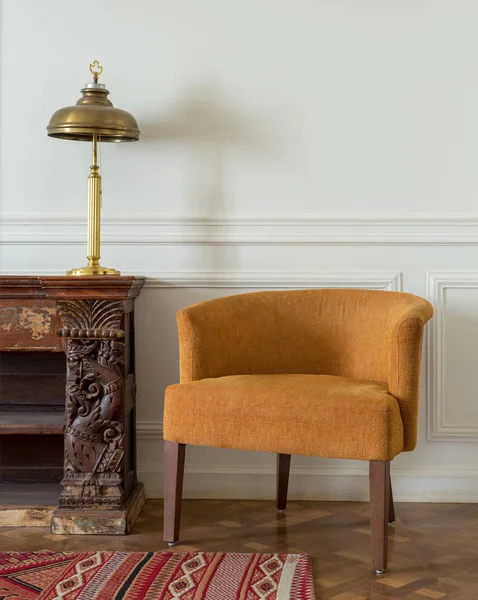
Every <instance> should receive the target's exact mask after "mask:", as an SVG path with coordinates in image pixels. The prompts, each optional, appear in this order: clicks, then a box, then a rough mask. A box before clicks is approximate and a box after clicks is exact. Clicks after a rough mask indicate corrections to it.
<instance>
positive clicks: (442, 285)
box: [427, 272, 478, 442]
mask: <svg viewBox="0 0 478 600" xmlns="http://www.w3.org/2000/svg"><path fill="white" fill-rule="evenodd" d="M449 288H459V289H478V272H474V273H471V272H467V273H456V272H451V273H450V272H440V273H428V299H429V300H430V302H431V303H432V304H433V306H434V309H435V314H434V317H433V319H432V320H431V322H430V324H429V326H428V352H427V356H428V368H427V413H428V418H427V437H428V440H430V441H434V440H438V441H450V442H470V441H474V442H476V441H478V426H477V425H474V426H473V425H472V426H470V425H460V426H455V425H454V426H452V425H447V424H446V423H445V422H444V407H445V402H446V398H445V396H444V391H443V390H444V386H443V378H444V354H443V350H444V347H445V344H446V341H445V322H444V319H445V314H444V313H445V301H446V297H445V291H446V290H447V289H449Z"/></svg>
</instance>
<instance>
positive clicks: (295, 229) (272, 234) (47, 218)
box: [0, 213, 478, 246]
mask: <svg viewBox="0 0 478 600" xmlns="http://www.w3.org/2000/svg"><path fill="white" fill-rule="evenodd" d="M85 232H86V215H77V214H70V215H68V214H64V215H50V214H5V215H2V218H1V221H0V244H3V245H16V244H22V245H25V244H27V245H47V246H52V245H53V246H56V245H69V246H71V245H82V246H83V245H84V244H85ZM102 244H105V245H122V246H124V245H133V246H145V245H191V244H192V245H198V244H199V245H201V244H219V245H253V246H261V245H280V246H288V245H293V246H311V245H327V246H330V245H332V246H334V245H340V246H361V245H366V246H384V245H385V246H402V245H405V246H436V245H439V246H441V245H451V246H476V245H478V214H476V213H471V214H464V213H459V214H446V213H438V214H433V213H430V214H418V213H417V214H406V215H402V214H386V213H385V214H370V215H366V214H365V215H364V214H356V213H340V214H333V213H325V214H311V215H302V216H299V217H298V216H296V215H273V216H271V215H261V214H258V215H245V216H237V217H235V216H226V217H210V216H204V215H203V216H201V215H197V216H180V215H162V214H156V213H152V214H135V213H131V214H123V215H104V216H103V218H102Z"/></svg>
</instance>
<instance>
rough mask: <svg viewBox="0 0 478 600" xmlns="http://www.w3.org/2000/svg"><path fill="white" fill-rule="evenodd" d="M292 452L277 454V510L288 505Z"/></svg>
mask: <svg viewBox="0 0 478 600" xmlns="http://www.w3.org/2000/svg"><path fill="white" fill-rule="evenodd" d="M289 471H290V454H278V455H277V497H276V498H277V510H285V509H286V507H287V490H288V488H289Z"/></svg>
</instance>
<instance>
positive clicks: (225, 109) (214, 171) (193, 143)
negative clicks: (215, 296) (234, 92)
mask: <svg viewBox="0 0 478 600" xmlns="http://www.w3.org/2000/svg"><path fill="white" fill-rule="evenodd" d="M160 114H161V120H160V121H154V120H150V121H148V120H142V121H141V141H142V143H148V142H155V143H158V142H159V143H162V144H168V143H169V144H175V145H180V146H183V147H184V148H186V149H188V151H190V153H191V156H192V157H193V163H194V167H193V169H194V179H193V181H194V182H195V183H193V189H192V190H191V192H190V207H191V210H190V215H189V216H192V217H195V218H196V220H197V219H198V216H199V222H198V223H196V222H195V224H196V225H199V226H202V230H201V233H203V234H204V236H205V238H207V237H208V236H209V235H210V234H214V237H215V238H219V239H224V240H226V237H225V234H226V233H227V232H226V231H225V224H224V221H223V220H222V219H221V217H224V216H227V215H230V214H231V213H235V214H237V213H239V214H240V213H241V210H240V197H237V196H236V197H233V195H232V190H233V184H232V183H231V177H234V173H233V171H232V169H228V167H229V165H232V164H233V162H235V163H236V165H237V164H239V165H240V163H241V162H243V163H245V164H246V165H247V162H250V161H255V162H258V161H262V160H266V159H268V158H270V157H271V156H273V155H274V154H276V153H277V148H278V144H277V143H274V140H273V139H272V138H273V136H272V135H270V134H267V132H265V131H264V123H265V122H267V117H266V116H264V117H262V118H258V117H257V115H256V116H255V117H253V118H250V117H247V118H246V117H245V116H244V115H241V114H240V113H239V111H238V110H236V107H234V106H233V103H229V102H227V101H226V100H225V99H224V97H223V96H222V95H221V94H220V93H219V91H218V90H217V89H215V88H214V86H208V87H204V86H203V87H201V88H196V89H193V90H191V91H190V92H189V93H188V94H186V95H185V96H184V98H183V100H182V101H181V102H179V103H177V104H176V105H175V106H174V107H173V108H172V109H170V111H169V113H166V114H165V112H164V110H161V111H160ZM183 216H184V217H186V218H187V217H188V215H183ZM201 217H202V218H204V219H205V220H204V222H203V223H202V224H201V222H200V219H201ZM221 234H223V235H221ZM223 236H224V237H223ZM202 251H203V252H204V253H209V256H208V255H207V254H204V255H203V256H204V263H205V265H208V268H209V269H210V270H211V271H214V272H215V271H225V270H234V269H235V268H237V266H238V265H237V258H238V257H237V251H236V249H235V248H234V247H233V246H231V245H227V244H226V245H224V244H217V245H212V244H208V245H207V246H204V247H203V249H202Z"/></svg>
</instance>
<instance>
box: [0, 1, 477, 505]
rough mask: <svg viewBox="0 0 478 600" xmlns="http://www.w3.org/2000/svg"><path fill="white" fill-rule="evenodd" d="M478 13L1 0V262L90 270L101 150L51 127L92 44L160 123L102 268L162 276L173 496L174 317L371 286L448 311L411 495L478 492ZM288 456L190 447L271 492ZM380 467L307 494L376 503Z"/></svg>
mask: <svg viewBox="0 0 478 600" xmlns="http://www.w3.org/2000/svg"><path fill="white" fill-rule="evenodd" d="M477 22H478V4H477V3H476V2H475V1H474V0H467V1H465V0H455V1H454V2H450V1H449V0H434V1H433V2H432V1H431V0H387V1H384V0H361V1H360V2H357V0H294V1H293V0H241V1H240V2H239V1H237V0H201V1H199V0H175V1H174V2H171V1H166V0H136V1H135V2H132V1H126V0H122V1H119V0H100V1H98V0H96V1H93V0H83V1H82V2H81V3H80V4H78V3H73V2H65V1H64V0H42V1H41V2H39V1H38V0H3V1H2V2H1V132H0V137H1V175H0V183H1V196H0V202H1V204H0V215H1V229H0V236H1V237H0V242H1V243H0V252H1V254H0V269H1V271H2V272H4V273H20V272H24V273H26V272H29V273H32V274H36V273H39V274H48V273H57V272H59V273H61V272H63V271H64V270H66V269H67V268H71V267H77V266H81V265H82V264H83V263H84V260H85V259H84V255H85V219H86V176H87V174H88V166H89V161H90V148H89V146H88V144H81V143H67V142H66V141H60V140H52V139H50V138H48V137H47V135H46V131H45V127H46V125H47V123H48V120H49V118H50V116H51V114H52V113H53V112H54V111H55V110H56V109H57V108H59V107H61V106H64V105H68V104H72V103H74V102H75V101H76V100H77V98H78V97H79V95H80V93H79V90H80V88H81V87H82V86H83V84H84V83H85V82H86V81H88V80H89V73H88V65H89V63H90V62H91V61H92V60H93V59H96V58H97V59H99V60H100V61H101V62H102V64H103V65H104V76H103V77H102V79H103V81H104V82H105V83H106V84H107V87H108V88H109V89H110V91H111V99H112V101H113V102H114V103H115V105H117V106H118V107H120V108H124V109H126V110H129V111H131V112H132V113H133V114H134V115H135V116H136V118H137V119H138V122H139V124H140V128H141V131H142V136H141V140H140V142H139V143H137V144H122V145H104V146H103V147H102V174H103V176H104V194H103V197H104V207H103V208H104V212H103V216H104V219H103V222H104V229H103V231H104V236H103V240H104V241H103V260H102V262H103V263H104V264H105V265H106V266H114V267H116V268H119V269H121V270H122V271H123V272H125V273H137V274H145V275H147V276H148V277H150V278H151V279H150V280H149V281H148V284H147V286H146V288H145V289H144V291H143V293H142V295H141V297H140V299H139V300H138V339H137V344H138V359H139V360H138V402H139V421H140V422H139V425H138V430H139V431H138V436H139V442H138V444H139V454H140V456H139V458H140V460H139V462H140V466H139V469H140V472H141V476H142V478H143V480H144V481H145V482H146V485H147V489H148V492H149V494H150V495H157V494H160V493H161V477H160V472H161V416H162V396H163V390H164V387H165V385H167V384H168V383H170V382H175V381H176V380H177V377H178V372H177V341H176V326H175V321H174V313H175V311H176V310H177V309H178V308H179V307H181V306H185V305H188V304H190V303H193V302H196V301H198V300H201V299H205V298H212V297H215V296H219V295H224V294H230V293H238V292H242V291H248V290H256V289H264V288H283V287H308V286H354V287H372V288H377V289H404V290H406V291H410V292H413V293H416V294H420V295H423V296H427V295H428V297H429V298H430V299H431V300H432V301H433V302H434V304H435V306H436V309H437V316H436V318H435V319H434V321H433V325H432V326H431V327H430V328H429V331H428V332H429V342H430V350H429V352H425V358H426V357H427V356H428V362H429V368H428V373H427V372H426V369H425V368H424V372H423V393H422V400H421V409H420V441H419V445H418V448H417V450H416V451H415V452H414V453H411V454H406V455H402V456H400V457H399V458H398V459H397V460H396V461H394V465H393V472H394V475H395V495H396V497H397V499H399V500H400V499H412V500H425V499H426V500H451V501H478V462H477V460H476V450H477V444H476V442H477V441H478V408H477V402H476V392H475V388H476V379H477V378H476V373H477V372H478V369H477V367H478V353H477V351H476V350H477V344H476V341H475V340H477V339H478V308H477V307H478V210H477V208H476V206H475V204H476V198H477V197H478V177H477V175H476V173H477V168H476V165H477V164H478V141H477V140H478V109H477V107H478V68H477V65H478V38H477V36H476V23H477ZM465 272H466V273H465ZM425 363H426V360H425ZM425 366H426V364H424V367H425ZM273 465H274V457H273V456H271V455H255V454H248V453H239V452H229V451H214V450H207V449H194V448H191V449H190V452H189V455H188V471H189V474H188V476H187V477H186V489H187V493H188V494H189V495H190V496H210V497H221V496H222V497H228V496H229V497H271V496H272V495H273V492H274V485H273ZM365 475H366V465H365V464H363V463H358V462H357V463H355V462H347V463H345V462H344V463H342V462H340V461H327V460H318V459H305V458H303V459H299V458H297V459H295V460H294V461H293V478H292V490H291V492H292V494H293V495H294V496H295V497H308V498H365V497H366V493H367V492H366V489H367V484H366V476H365Z"/></svg>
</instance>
